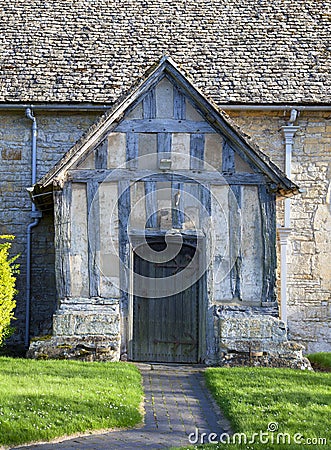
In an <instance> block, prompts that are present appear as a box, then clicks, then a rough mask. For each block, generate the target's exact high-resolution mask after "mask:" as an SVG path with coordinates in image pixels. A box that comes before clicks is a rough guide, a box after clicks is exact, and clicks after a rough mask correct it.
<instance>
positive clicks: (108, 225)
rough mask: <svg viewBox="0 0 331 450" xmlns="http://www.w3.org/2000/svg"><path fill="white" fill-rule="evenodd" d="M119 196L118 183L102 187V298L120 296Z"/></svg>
mask: <svg viewBox="0 0 331 450" xmlns="http://www.w3.org/2000/svg"><path fill="white" fill-rule="evenodd" d="M117 196H118V188H117V183H102V184H101V185H100V188H99V207H100V292H101V296H102V297H119V296H120V291H119V270H120V269H119V245H118V211H117Z"/></svg>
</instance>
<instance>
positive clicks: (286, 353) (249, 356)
mask: <svg viewBox="0 0 331 450" xmlns="http://www.w3.org/2000/svg"><path fill="white" fill-rule="evenodd" d="M219 330H220V341H219V364H220V365H225V366H261V367H290V368H295V369H311V365H310V362H309V361H308V359H307V358H304V357H303V355H302V350H303V349H304V347H303V346H302V345H301V344H297V343H295V342H293V341H289V340H288V339H287V330H286V326H285V324H284V322H282V321H281V320H279V319H277V318H276V317H272V316H268V315H248V314H242V315H240V314H238V313H236V314H235V315H234V314H233V313H232V312H226V313H223V316H222V318H220V320H219Z"/></svg>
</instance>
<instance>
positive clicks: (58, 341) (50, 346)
mask: <svg viewBox="0 0 331 450" xmlns="http://www.w3.org/2000/svg"><path fill="white" fill-rule="evenodd" d="M26 356H27V358H32V359H76V360H80V361H119V359H120V339H119V337H118V338H117V339H109V338H107V337H105V336H82V337H75V336H61V337H52V338H50V339H46V340H36V341H33V342H31V344H30V347H29V350H28V352H27V355H26Z"/></svg>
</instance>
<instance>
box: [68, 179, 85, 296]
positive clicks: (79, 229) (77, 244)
mask: <svg viewBox="0 0 331 450" xmlns="http://www.w3.org/2000/svg"><path fill="white" fill-rule="evenodd" d="M69 259H70V278H71V295H72V296H77V297H88V295H89V273H88V236H87V202H86V187H85V185H84V184H75V183H73V185H72V204H71V246H70V257H69Z"/></svg>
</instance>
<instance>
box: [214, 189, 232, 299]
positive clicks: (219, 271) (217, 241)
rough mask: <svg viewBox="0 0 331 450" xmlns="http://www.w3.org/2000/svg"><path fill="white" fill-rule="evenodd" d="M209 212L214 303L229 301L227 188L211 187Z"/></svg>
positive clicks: (229, 264) (230, 295)
mask: <svg viewBox="0 0 331 450" xmlns="http://www.w3.org/2000/svg"><path fill="white" fill-rule="evenodd" d="M210 191H211V211H212V220H211V222H212V227H213V235H214V242H213V243H212V246H213V251H214V254H211V257H212V261H213V278H214V296H215V297H214V298H215V302H216V303H217V301H222V300H231V299H232V291H231V285H230V270H231V261H230V253H229V187H228V186H213V185H212V186H211V189H210Z"/></svg>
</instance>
